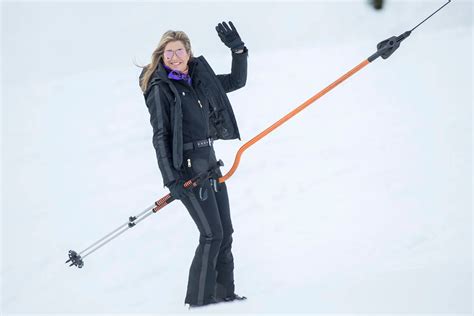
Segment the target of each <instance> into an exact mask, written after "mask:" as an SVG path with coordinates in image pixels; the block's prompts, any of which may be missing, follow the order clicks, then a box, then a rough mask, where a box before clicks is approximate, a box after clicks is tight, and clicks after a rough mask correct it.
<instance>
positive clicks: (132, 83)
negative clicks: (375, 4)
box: [1, 0, 473, 315]
mask: <svg viewBox="0 0 474 316" xmlns="http://www.w3.org/2000/svg"><path fill="white" fill-rule="evenodd" d="M387 2H388V3H387V4H386V7H385V8H384V10H382V11H380V12H377V11H375V10H373V9H372V8H371V7H370V6H369V5H368V3H367V1H362V0H361V1H344V2H342V1H318V2H314V1H313V2H308V1H306V2H269V1H263V2H242V1H241V2H193V3H189V2H179V1H176V2H132V1H130V2H110V1H107V2H59V1H54V2H31V1H30V2H13V1H7V2H2V4H1V10H2V12H1V26H2V33H1V38H2V50H1V53H2V71H1V73H2V81H1V82H2V84H1V88H2V93H3V94H2V184H1V185H2V234H1V236H2V237H1V238H2V267H1V271H2V274H1V278H2V290H1V291H2V292H1V297H2V302H1V311H2V313H4V314H5V315H8V314H15V313H24V314H35V313H38V314H39V313H41V314H48V315H50V314H53V313H60V314H68V313H82V314H94V313H96V314H98V313H128V314H143V313H149V314H153V315H157V314H163V313H171V314H174V313H208V314H220V313H221V314H227V313H241V314H243V313H256V314H259V313H270V314H271V313H288V314H294V313H319V314H321V313H329V314H331V313H394V314H396V313H412V314H418V313H451V314H455V313H465V314H471V312H472V295H473V294H472V250H473V249H472V225H473V221H472V200H471V198H472V183H471V176H472V156H471V153H472V127H471V120H472V113H471V111H472V110H471V108H472V42H473V41H472V31H473V4H472V2H471V1H461V0H457V1H452V2H451V3H450V4H449V5H448V6H446V7H445V8H444V9H443V10H442V11H440V12H439V13H437V14H436V15H435V16H434V17H433V18H432V19H430V20H428V22H427V23H425V24H423V25H422V26H420V27H419V28H418V29H416V30H415V31H414V32H413V33H412V35H411V36H410V37H409V38H408V39H407V40H405V41H404V42H403V43H402V45H401V47H400V48H399V49H398V51H396V52H395V53H394V54H393V55H392V56H391V57H390V58H389V59H387V60H383V59H381V58H379V59H377V60H376V61H375V62H373V63H371V64H369V65H368V66H367V67H365V68H364V69H362V70H361V71H360V72H358V73H357V74H355V75H354V76H353V77H351V78H350V79H348V80H347V81H346V82H344V83H343V84H342V85H340V86H338V87H337V88H335V89H334V90H333V91H331V92H330V93H329V94H327V95H325V96H324V97H323V98H321V99H320V100H318V101H317V102H315V103H314V104H312V105H311V106H310V107H308V108H307V109H305V110H304V111H303V112H301V113H300V114H298V115H297V116H296V117H294V118H292V119H291V120H290V121H289V122H287V123H285V124H284V125H283V126H282V127H280V128H279V129H277V130H276V131H274V132H272V133H271V134H270V135H268V136H267V137H265V138H264V139H262V140H261V141H260V142H258V143H257V144H256V145H254V146H252V147H251V148H250V149H249V150H247V151H246V152H245V153H244V155H243V156H242V160H241V163H240V166H239V168H238V169H237V171H236V173H235V174H234V175H233V176H232V178H230V179H229V180H228V182H227V186H228V188H229V196H230V200H231V212H232V217H233V224H234V229H235V233H234V244H233V252H234V257H235V282H236V292H237V293H239V294H242V295H246V296H247V297H248V300H247V301H246V302H241V303H240V302H239V303H231V304H219V305H215V306H209V307H205V308H202V309H197V310H187V308H186V307H185V306H184V305H183V304H184V295H185V290H186V284H187V277H188V269H189V266H190V264H191V260H192V257H193V255H194V251H195V248H196V246H197V243H198V231H197V229H196V227H195V225H194V223H193V221H192V220H191V217H190V216H189V215H188V213H187V211H186V209H185V208H184V206H183V205H182V204H181V202H174V203H172V204H171V205H169V206H167V207H166V208H164V209H163V210H161V211H160V212H159V213H158V214H156V215H153V216H151V217H149V218H147V219H146V220H145V221H143V222H141V223H139V224H138V225H137V226H136V227H134V228H133V229H131V230H129V231H127V232H126V233H125V234H123V235H121V236H120V237H118V238H117V239H115V240H113V241H112V242H111V243H109V244H107V245H106V246H105V247H103V248H101V249H100V250H98V251H97V252H95V253H93V254H92V255H90V256H89V257H87V258H86V259H85V266H84V267H83V268H82V269H77V268H76V267H68V265H66V264H65V261H66V259H67V252H68V250H70V249H74V250H76V251H81V250H83V249H85V248H86V247H87V246H89V245H90V244H91V243H93V242H94V241H96V240H97V239H99V238H101V237H103V236H104V235H106V234H107V233H109V232H111V231H112V230H114V229H115V228H116V227H118V226H119V225H121V224H123V223H124V222H126V221H127V220H128V217H129V216H131V215H136V214H138V213H139V212H141V211H142V210H143V209H145V208H146V207H148V206H149V205H151V204H153V202H154V201H156V200H157V199H159V198H161V197H162V196H164V195H165V194H167V193H168V191H167V190H166V189H165V188H163V186H162V180H161V175H160V173H159V169H158V166H157V163H156V158H155V153H154V149H153V145H152V143H151V136H152V129H151V125H150V123H149V114H148V111H147V109H146V106H145V103H144V100H143V96H142V94H141V91H140V89H139V87H138V75H139V73H140V71H141V69H140V68H137V67H136V66H134V65H133V61H135V62H137V63H139V64H142V65H145V64H147V63H148V62H149V61H150V56H151V53H152V51H153V50H154V48H155V47H156V45H157V43H158V41H159V39H160V37H161V35H162V34H163V33H164V32H165V31H166V30H168V29H176V30H184V31H185V32H187V34H188V35H189V37H190V38H191V41H192V44H193V51H194V54H195V55H197V56H199V55H204V56H206V58H207V60H208V61H209V63H210V64H211V65H212V66H213V68H214V70H215V71H216V73H228V72H229V71H230V62H231V55H230V52H229V50H228V49H227V48H226V47H225V46H224V45H223V43H222V42H221V41H220V39H219V37H218V36H217V34H216V31H215V25H217V23H219V22H221V21H229V20H231V21H233V22H234V23H235V25H236V27H237V29H238V31H239V33H240V35H241V36H242V39H243V40H244V42H245V43H246V45H247V47H248V48H249V59H248V62H249V67H248V81H247V85H246V86H245V87H244V88H243V89H241V90H238V91H236V92H232V93H230V94H229V97H230V100H231V102H232V104H233V108H234V111H235V114H236V117H237V120H238V123H239V127H240V131H241V135H242V141H241V142H239V141H238V140H233V141H226V142H224V141H217V142H216V143H215V149H216V152H217V157H218V158H220V159H222V160H223V161H224V163H225V166H224V167H223V171H224V172H227V171H228V170H229V169H230V167H231V165H232V163H233V161H234V157H235V154H236V152H237V150H238V149H239V147H240V146H242V145H243V144H244V142H245V141H248V140H250V139H251V138H252V137H254V136H255V135H257V134H258V133H259V132H261V131H262V130H263V129H265V128H266V127H268V126H269V125H271V124H272V123H274V122H275V121H277V120H278V119H279V118H281V117H282V116H283V115H285V114H287V113H288V112H290V111H291V110H292V109H293V108H295V107H297V106H298V105H300V104H301V103H302V102H304V101H305V100H307V99H308V98H310V97H311V96H313V95H314V94H316V93H317V92H318V91H320V90H321V89H323V88H324V87H326V86H327V85H328V84H330V83H331V82H332V81H334V80H336V79H337V78H338V77H339V76H341V75H342V74H344V73H345V72H346V71H348V70H350V69H351V68H352V67H354V66H355V65H357V64H358V63H359V62H361V61H362V60H364V59H366V58H367V57H369V56H370V55H371V54H372V53H374V52H375V51H376V44H377V43H378V42H380V41H382V40H384V39H386V38H388V37H390V36H393V35H399V34H401V33H403V32H404V31H406V30H409V29H411V28H412V27H414V26H415V25H416V24H417V23H418V22H420V21H421V20H423V19H424V18H425V17H427V16H428V15H429V14H431V13H432V12H433V11H434V10H436V9H437V8H438V7H440V6H441V5H442V4H443V3H444V2H443V1H387Z"/></svg>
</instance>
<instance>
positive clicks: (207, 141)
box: [183, 138, 214, 150]
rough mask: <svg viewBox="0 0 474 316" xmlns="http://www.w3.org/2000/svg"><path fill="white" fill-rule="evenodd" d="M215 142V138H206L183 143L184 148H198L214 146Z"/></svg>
mask: <svg viewBox="0 0 474 316" xmlns="http://www.w3.org/2000/svg"><path fill="white" fill-rule="evenodd" d="M213 142H214V139H212V138H206V139H202V140H197V141H194V142H190V143H185V144H183V150H192V149H198V148H201V147H212V143H213Z"/></svg>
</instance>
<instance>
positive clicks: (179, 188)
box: [166, 179, 190, 200]
mask: <svg viewBox="0 0 474 316" xmlns="http://www.w3.org/2000/svg"><path fill="white" fill-rule="evenodd" d="M185 182H186V181H184V180H179V179H178V180H176V181H173V182H171V183H169V184H167V185H166V186H167V187H168V189H169V190H170V193H171V196H172V197H173V198H175V199H177V200H181V199H182V198H183V197H185V196H186V195H188V194H190V192H189V190H188V189H187V188H185V187H184V183H185Z"/></svg>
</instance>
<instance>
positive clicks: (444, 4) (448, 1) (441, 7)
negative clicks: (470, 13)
mask: <svg viewBox="0 0 474 316" xmlns="http://www.w3.org/2000/svg"><path fill="white" fill-rule="evenodd" d="M450 2H451V0H449V1H448V2H446V3H445V4H444V5H443V6H442V7H441V8H439V9H438V10H436V11H435V12H433V13H431V15H430V16H429V17H427V18H426V19H424V20H423V21H421V22H420V23H418V25H417V26H415V27H414V28H412V29H411V30H410V32H413V30H414V29H416V28H417V27H418V26H420V25H421V24H423V23H424V22H425V21H426V20H428V19H429V18H431V17H432V16H433V15H435V13H436V12H438V11H439V10H441V9H442V8H444V7H445V6H446V5H447V4H448V3H450Z"/></svg>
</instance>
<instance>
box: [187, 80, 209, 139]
mask: <svg viewBox="0 0 474 316" xmlns="http://www.w3.org/2000/svg"><path fill="white" fill-rule="evenodd" d="M190 88H191V91H192V92H193V94H194V96H195V97H196V99H197V101H198V104H199V107H200V108H201V115H202V119H203V120H204V122H205V123H207V121H206V117H205V115H204V110H203V109H202V103H201V100H199V97H198V95H197V93H196V90H194V88H193V87H190ZM206 135H209V126H207V130H206Z"/></svg>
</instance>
